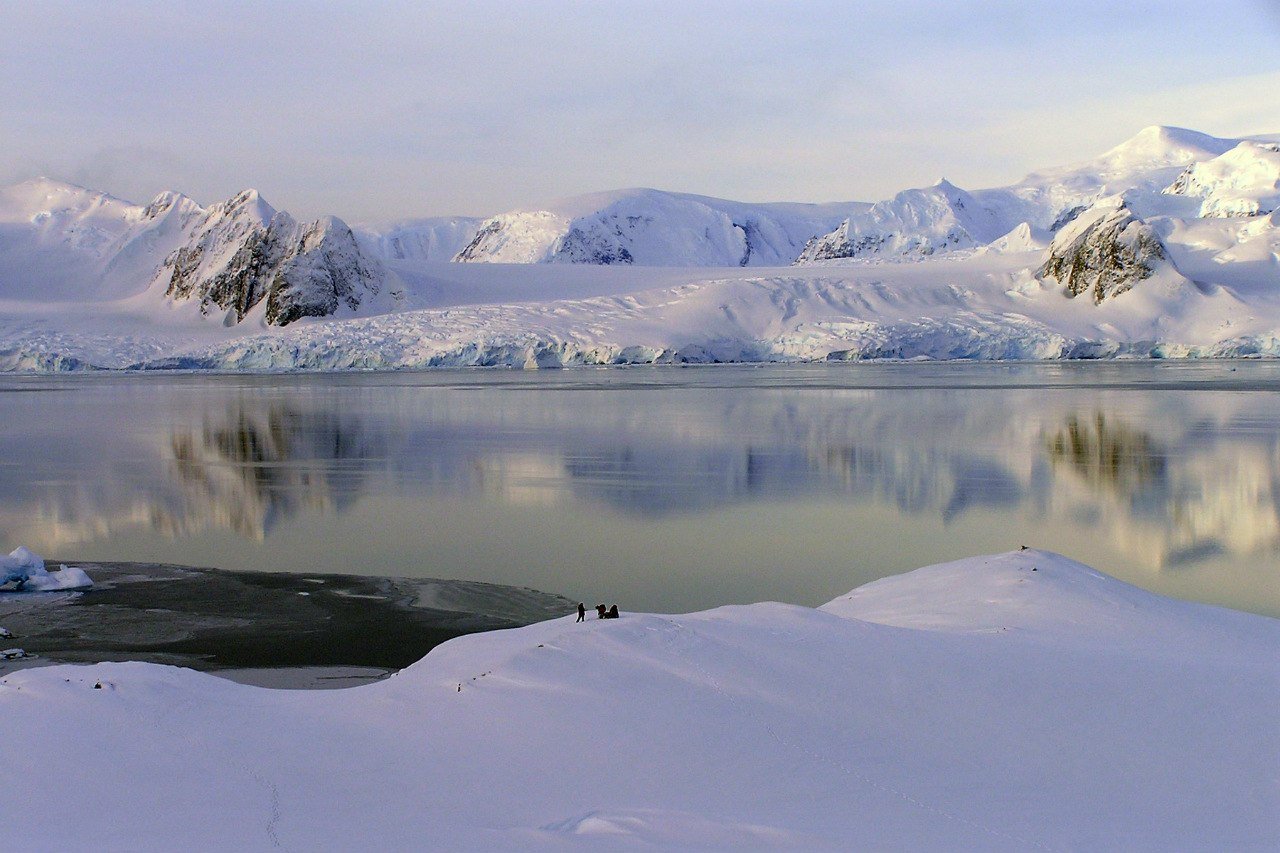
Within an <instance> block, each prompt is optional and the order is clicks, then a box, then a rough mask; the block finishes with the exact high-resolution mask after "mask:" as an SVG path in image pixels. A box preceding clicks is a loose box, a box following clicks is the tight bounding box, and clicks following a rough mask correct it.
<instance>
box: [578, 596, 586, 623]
mask: <svg viewBox="0 0 1280 853" xmlns="http://www.w3.org/2000/svg"><path fill="white" fill-rule="evenodd" d="M578 621H579V622H586V621H587V605H585V604H583V603H582V602H581V601H579V602H578Z"/></svg>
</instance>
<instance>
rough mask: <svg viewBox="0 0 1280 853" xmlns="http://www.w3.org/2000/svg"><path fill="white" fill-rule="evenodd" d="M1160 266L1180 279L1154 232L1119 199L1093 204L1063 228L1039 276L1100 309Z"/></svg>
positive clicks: (1152, 273) (1051, 245)
mask: <svg viewBox="0 0 1280 853" xmlns="http://www.w3.org/2000/svg"><path fill="white" fill-rule="evenodd" d="M1157 266H1159V267H1161V268H1162V270H1163V271H1165V272H1167V273H1168V274H1170V275H1175V276H1177V275H1178V274H1177V272H1176V271H1175V270H1173V269H1172V264H1171V263H1170V262H1169V253H1168V251H1167V250H1166V249H1165V247H1164V244H1163V243H1161V242H1160V238H1159V237H1158V236H1157V235H1156V233H1155V230H1154V229H1153V228H1152V227H1151V226H1150V225H1148V224H1147V223H1145V222H1143V221H1142V220H1141V219H1139V218H1138V217H1137V216H1135V215H1134V214H1133V211H1131V210H1129V208H1128V207H1126V206H1125V204H1124V200H1123V198H1121V197H1116V198H1114V199H1112V200H1111V202H1110V203H1105V202H1100V203H1098V204H1095V205H1093V206H1092V207H1090V208H1089V209H1088V210H1086V211H1084V212H1083V213H1081V215H1079V216H1077V217H1076V218H1075V219H1073V220H1072V221H1071V222H1069V223H1068V224H1067V225H1065V226H1063V227H1062V229H1061V230H1059V231H1058V233H1057V234H1056V235H1055V236H1054V238H1053V242H1052V243H1051V244H1050V245H1049V257H1048V259H1046V260H1045V262H1044V266H1042V267H1041V268H1040V273H1039V274H1040V275H1041V276H1042V277H1044V278H1052V279H1056V280H1057V281H1058V282H1060V283H1061V284H1062V285H1063V287H1064V288H1066V293H1067V295H1069V296H1080V295H1081V294H1085V293H1087V294H1089V296H1090V297H1091V298H1092V299H1093V301H1094V302H1095V303H1098V304H1101V303H1102V300H1104V299H1106V298H1107V297H1115V296H1119V295H1120V294H1121V293H1125V292H1127V291H1129V290H1132V289H1133V287H1134V285H1135V284H1137V283H1138V282H1141V281H1143V280H1145V279H1148V278H1150V277H1151V276H1152V275H1154V274H1155V273H1156V269H1157ZM1178 278H1179V279H1181V276H1178ZM1181 281H1183V282H1185V279H1181Z"/></svg>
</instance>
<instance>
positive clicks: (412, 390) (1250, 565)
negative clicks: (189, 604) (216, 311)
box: [0, 365, 1280, 612]
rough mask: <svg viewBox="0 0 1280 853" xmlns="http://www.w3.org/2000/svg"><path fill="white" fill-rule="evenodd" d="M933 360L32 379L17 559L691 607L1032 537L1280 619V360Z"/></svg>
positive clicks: (13, 525) (1165, 586) (800, 596)
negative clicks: (1213, 368)
mask: <svg viewBox="0 0 1280 853" xmlns="http://www.w3.org/2000/svg"><path fill="white" fill-rule="evenodd" d="M912 367H913V366H907V365H903V366H895V367H886V366H871V367H866V368H862V371H863V372H860V371H859V370H858V369H853V368H850V369H844V368H832V367H826V368H818V370H825V371H826V373H818V372H815V371H814V370H813V369H800V368H794V367H793V368H786V367H779V368H776V369H764V370H761V369H751V370H748V369H725V370H716V369H708V370H703V371H680V370H678V369H669V370H666V371H661V370H654V371H649V372H643V373H642V372H633V371H602V372H588V371H581V372H573V371H566V372H562V373H557V374H539V375H538V376H537V377H533V378H527V377H523V376H513V375H512V374H510V373H507V372H499V373H476V372H472V373H454V372H451V373H445V374H439V375H436V374H428V375H413V376H407V377H406V376H403V375H399V374H397V375H395V376H364V377H351V376H346V377H251V378H239V377H181V378H157V377H144V378H137V379H131V380H130V379H123V378H109V379H100V380H94V381H90V380H87V379H84V378H78V379H75V380H72V379H41V380H39V386H40V388H43V389H46V390H43V391H39V392H36V391H37V389H36V388H35V387H34V385H35V382H36V381H35V380H21V379H10V380H5V383H6V384H4V385H3V386H0V414H3V415H4V416H5V422H6V423H7V424H12V425H14V428H13V429H7V430H6V431H5V432H4V434H3V436H0V450H3V458H4V460H6V461H7V462H8V463H9V464H6V465H4V466H0V536H3V540H4V541H3V542H2V543H0V544H3V545H5V546H6V547H7V548H12V547H14V546H16V545H18V544H26V545H28V546H30V547H32V548H35V549H36V550H38V551H44V552H46V553H49V554H51V555H55V556H59V557H66V558H70V557H77V556H80V557H84V558H86V559H89V558H93V559H131V558H143V557H145V558H147V559H157V560H161V561H164V562H174V563H182V562H188V563H200V564H215V565H218V564H222V565H225V563H226V562H234V563H236V565H225V567H228V568H233V567H234V568H243V567H254V568H258V567H260V568H280V569H291V570H298V569H305V570H313V571H325V570H328V571H353V570H367V571H369V572H370V573H377V571H379V570H380V571H382V572H384V573H395V574H407V573H408V574H411V573H414V572H418V571H420V572H421V573H423V574H435V575H440V576H456V577H464V578H468V579H473V580H493V581H497V582H504V583H512V582H516V583H520V582H522V578H523V583H525V584H527V585H531V586H533V585H538V584H542V585H544V586H547V588H549V589H550V590H551V591H556V592H566V593H570V594H572V593H573V592H574V588H573V585H575V584H580V583H582V582H583V578H592V577H594V576H598V575H600V574H602V573H603V574H604V575H607V576H608V577H609V578H610V583H611V584H612V586H613V587H618V586H622V585H623V584H626V585H627V587H626V588H627V589H628V591H629V592H630V593H631V594H632V596H633V597H634V598H635V599H637V600H636V601H635V603H633V604H632V605H631V606H632V607H633V608H634V607H649V606H654V607H657V606H665V607H668V608H670V609H679V607H680V606H684V607H693V606H705V605H706V604H709V603H717V600H716V599H715V598H714V596H716V595H718V596H719V600H721V601H725V600H736V599H735V596H737V597H738V598H740V599H744V600H750V599H751V598H755V597H777V598H781V599H784V600H799V601H803V602H804V603H816V602H817V601H821V600H825V598H829V597H832V596H834V595H836V594H839V593H840V592H843V591H844V590H845V589H847V588H848V587H842V586H840V585H841V584H845V583H847V584H848V586H853V585H856V583H858V582H862V581H864V580H867V579H870V578H871V577H875V576H880V575H883V574H889V573H892V572H894V571H900V570H903V569H906V568H911V567H914V566H917V565H922V564H923V563H925V562H929V561H932V560H934V559H942V558H944V557H948V556H962V555H964V554H966V553H974V552H976V551H982V550H996V549H1000V548H1012V547H1016V546H1017V545H1018V544H1023V543H1026V544H1037V545H1043V546H1045V547H1055V548H1056V549H1057V550H1063V551H1067V552H1068V553H1071V555H1072V556H1077V557H1080V558H1082V559H1086V560H1093V561H1095V562H1098V563H1099V564H1100V565H1102V567H1104V568H1107V569H1108V570H1111V571H1115V573H1117V574H1120V575H1121V576H1123V577H1125V578H1126V579H1128V580H1130V581H1132V582H1136V583H1141V584H1143V585H1146V586H1149V587H1153V588H1157V589H1161V590H1163V591H1169V592H1173V593H1175V594H1182V595H1186V596H1190V597H1201V598H1207V599H1209V600H1221V601H1224V602H1227V603H1232V604H1234V605H1235V606H1244V607H1250V608H1251V609H1256V610H1260V611H1263V612H1280V591H1277V590H1276V584H1275V581H1274V579H1275V577H1276V569H1275V566H1274V564H1273V562H1272V560H1273V559H1274V557H1275V555H1276V553H1277V551H1280V524H1278V523H1277V518H1278V515H1277V502H1276V483H1277V482H1280V479H1278V478H1280V426H1277V425H1278V424H1280V395H1276V394H1275V393H1274V392H1275V390H1280V373H1278V372H1277V371H1275V370H1274V369H1269V368H1266V367H1265V366H1260V367H1257V368H1253V367H1252V366H1245V367H1246V369H1254V370H1256V371H1258V373H1259V377H1258V378H1257V383H1258V385H1257V387H1256V388H1251V389H1250V390H1248V391H1245V392H1242V391H1240V390H1222V391H1220V390H1215V387H1214V385H1213V383H1212V382H1211V381H1210V382H1206V381H1205V380H1204V374H1203V373H1200V374H1197V381H1196V382H1194V383H1190V384H1187V385H1186V386H1185V387H1183V386H1182V385H1180V384H1179V382H1180V379H1179V376H1181V375H1182V374H1179V373H1178V371H1177V370H1176V369H1168V368H1164V367H1163V366H1152V365H1131V366H1126V367H1117V366H1110V367H1109V368H1107V369H1106V370H1100V371H1098V374H1090V373H1088V372H1085V371H1080V372H1078V373H1070V372H1063V371H1062V370H1061V369H1050V368H1044V367H1039V366H1019V367H1016V368H1014V369H1012V370H1010V369H1009V366H999V365H991V366H985V368H983V367H981V366H978V367H975V366H956V367H954V368H951V372H950V373H949V372H948V370H947V368H944V367H938V366H934V367H932V368H931V372H929V371H923V370H918V371H914V372H913V370H912V369H911V368H912ZM877 368H878V369H879V370H880V371H881V372H880V373H874V372H872V373H867V372H865V371H875V370H877ZM983 369H985V370H986V371H987V373H985V374H984V373H982V370H983ZM1218 369H1219V370H1224V371H1225V369H1226V368H1222V367H1219V368H1218ZM1162 370H1164V371H1165V372H1163V373H1161V372H1160V371H1162ZM1099 374H1101V375H1105V376H1107V377H1108V378H1109V379H1110V381H1109V382H1105V383H1100V382H1098V381H1097V375H1099ZM1233 374H1234V371H1233ZM885 375H892V376H893V377H894V382H893V384H892V386H891V387H879V386H880V385H882V384H883V382H882V380H881V378H880V377H883V376H885ZM868 376H871V377H873V378H874V379H875V381H864V382H860V381H859V380H860V379H866V377H868ZM635 377H641V378H642V379H643V380H644V381H642V382H636V381H634V379H635ZM814 377H819V378H818V379H815V378H814ZM952 377H959V378H960V380H961V381H958V382H957V381H951V378H952ZM975 377H977V378H975ZM1064 377H1065V378H1064ZM1152 377H1155V378H1156V379H1158V380H1159V381H1158V382H1156V381H1155V380H1154V379H1153V378H1152ZM1272 377H1275V378H1274V380H1273V378H1272ZM979 379H981V380H982V381H978V380H979ZM788 380H793V381H788ZM841 381H843V382H845V383H847V387H841V384H840V383H841ZM24 382H25V383H27V385H30V386H32V387H30V388H28V389H26V390H30V391H32V392H33V393H5V391H6V390H8V391H18V390H24V387H25V386H24ZM228 537H231V538H228ZM237 541H239V542H241V543H244V544H239V545H237V544H236V542H237ZM749 542H750V543H755V544H748V543H749ZM760 543H763V544H760ZM369 551H376V552H377V554H378V559H379V560H380V562H379V563H378V565H377V566H374V565H366V563H367V559H366V557H365V556H364V553H367V552H369ZM304 552H305V558H304V557H303V556H302V555H303V553H304ZM362 552H363V553H362ZM300 562H303V565H299V563H300ZM843 562H847V563H848V564H849V566H851V567H853V568H851V569H845V568H844V567H843V566H841V565H840V564H841V563H843ZM558 563H563V566H560V567H558V566H557V564H558ZM602 563H603V564H607V565H603V566H602V565H601V564H602ZM508 564H509V565H508ZM571 564H572V572H570V568H571ZM1103 564H1105V565H1103ZM561 568H563V570H564V571H565V572H570V573H569V574H565V575H564V576H563V578H561V577H559V576H558V575H557V574H556V572H557V571H560V570H561ZM1166 570H1169V571H1166ZM521 572H525V573H526V575H527V576H526V575H521ZM1162 573H1163V574H1164V575H1167V577H1166V578H1165V579H1164V580H1161V576H1162ZM807 575H812V576H813V577H814V580H813V582H812V583H809V584H808V585H806V583H807V582H806V580H805V578H806V576H807ZM558 584H559V585H558ZM646 584H647V586H646ZM734 584H737V586H734ZM1219 587H1220V588H1221V590H1220V592H1221V594H1219V593H1218V592H1217V591H1215V590H1218V589H1219ZM650 593H652V595H651V598H650V599H649V600H650V601H651V603H650V604H646V603H645V596H646V595H650ZM680 596H684V598H681V597H680Z"/></svg>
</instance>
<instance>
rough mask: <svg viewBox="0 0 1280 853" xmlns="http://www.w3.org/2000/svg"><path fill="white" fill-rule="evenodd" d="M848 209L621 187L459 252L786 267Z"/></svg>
mask: <svg viewBox="0 0 1280 853" xmlns="http://www.w3.org/2000/svg"><path fill="white" fill-rule="evenodd" d="M865 207H866V205H864V204H859V203H857V202H850V203H847V204H825V205H818V204H747V203H744V202H735V201H726V200H724V199H718V198H706V197H704V196H695V195H685V194H683V193H669V192H661V191H659V190H651V189H631V190H619V191H617V192H610V193H597V194H594V195H585V196H578V197H576V198H570V199H564V200H561V201H558V202H554V203H552V204H550V205H547V206H545V207H540V208H534V209H529V210H516V211H511V212H509V213H503V214H501V215H499V216H494V217H492V218H490V219H487V220H485V221H484V223H482V224H481V225H480V227H479V230H478V231H477V233H476V235H475V237H474V239H472V240H471V242H470V243H468V244H467V246H466V247H465V248H463V249H462V250H461V251H460V252H459V253H458V255H457V258H456V260H458V261H463V262H483V263H508V264H536V263H569V264H637V265H644V266H702V267H711V266H740V267H745V266H780V265H785V264H789V263H791V261H793V260H795V258H796V256H797V255H798V254H799V252H800V250H801V249H802V248H803V247H804V245H805V243H806V242H807V241H809V240H810V239H811V238H813V237H814V236H816V235H818V234H822V233H825V232H826V231H829V230H831V229H832V228H833V227H834V226H835V225H836V223H838V222H840V220H841V219H842V218H844V217H846V216H848V215H849V214H850V213H851V212H854V211H857V210H860V209H862V208H865Z"/></svg>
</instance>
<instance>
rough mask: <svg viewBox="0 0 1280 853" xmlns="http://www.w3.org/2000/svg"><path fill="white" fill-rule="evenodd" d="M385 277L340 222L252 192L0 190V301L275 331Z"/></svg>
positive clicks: (353, 301)
mask: <svg viewBox="0 0 1280 853" xmlns="http://www.w3.org/2000/svg"><path fill="white" fill-rule="evenodd" d="M384 278H385V272H384V271H383V269H382V267H381V265H380V263H379V262H378V260H377V258H376V257H371V256H369V255H368V254H366V253H365V252H364V251H362V250H361V248H360V246H359V245H358V243H357V240H356V237H355V235H354V234H353V232H352V231H351V229H350V228H348V227H347V225H346V224H345V223H343V222H342V221H341V220H340V219H337V218H335V217H331V216H330V217H325V218H323V219H320V220H317V221H315V222H311V223H299V222H297V221H296V220H295V219H294V218H293V217H292V216H290V215H289V214H288V213H285V212H283V211H276V210H275V209H274V208H273V207H271V205H269V204H267V202H266V201H265V200H264V199H263V198H262V197H261V196H260V195H259V194H258V193H257V191H256V190H246V191H244V192H242V193H240V194H238V195H236V196H235V197H233V198H231V199H228V200H227V201H224V202H219V203H217V204H213V205H210V206H209V207H208V208H202V207H201V206H200V205H199V204H197V203H196V202H194V201H193V200H191V199H190V198H187V197H186V196H184V195H182V194H180V193H173V192H164V193H161V194H160V195H158V196H156V198H155V199H154V200H152V201H151V203H150V204H147V205H145V206H142V205H134V204H130V203H128V202H125V201H121V200H120V199H116V198H112V197H111V196H108V195H105V194H103V193H98V192H94V191H92V190H87V189H84V188H83V187H77V186H74V185H71V184H65V183H61V182H58V181H52V180H49V179H46V178H42V179H37V180H34V181H26V182H24V183H21V184H18V185H16V186H13V187H9V188H7V189H5V190H3V191H2V192H0V294H2V295H3V296H4V297H7V298H14V299H22V300H27V301H52V300H68V301H101V300H112V299H120V298H124V297H137V296H139V295H142V296H148V295H149V296H150V297H152V300H151V301H153V302H159V301H160V300H164V301H167V302H168V303H170V304H172V305H181V304H183V303H192V304H195V305H198V306H199V310H200V313H201V314H211V313H215V312H216V313H219V314H220V315H222V314H223V312H225V315H224V320H225V322H226V323H227V324H228V325H234V324H235V323H238V322H240V321H241V320H243V319H244V318H245V317H246V316H248V315H249V313H250V312H251V311H252V310H253V309H254V308H256V307H258V306H259V305H262V306H263V319H264V320H265V322H266V323H268V324H271V325H280V326H283V325H287V324H288V323H290V322H292V321H294V320H297V319H298V318H300V317H306V316H329V315H331V314H333V313H335V312H336V311H337V310H338V308H339V307H340V306H345V307H347V308H349V309H351V310H353V311H354V310H356V309H358V308H360V307H361V305H362V303H363V302H364V301H365V300H367V299H368V298H369V297H370V296H374V295H376V294H377V293H378V292H379V290H380V288H381V285H382V282H383V279H384Z"/></svg>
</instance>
